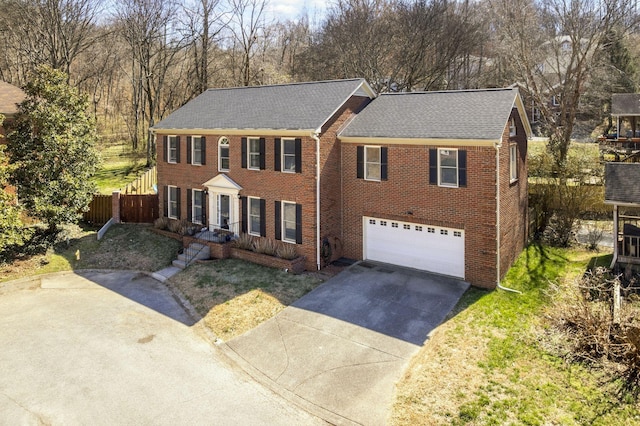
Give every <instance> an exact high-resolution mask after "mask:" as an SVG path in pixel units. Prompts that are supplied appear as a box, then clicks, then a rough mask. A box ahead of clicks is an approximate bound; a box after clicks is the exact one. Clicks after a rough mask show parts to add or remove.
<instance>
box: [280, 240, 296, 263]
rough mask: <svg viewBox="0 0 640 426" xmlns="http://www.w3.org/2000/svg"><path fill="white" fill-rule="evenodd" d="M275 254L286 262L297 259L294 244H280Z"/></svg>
mask: <svg viewBox="0 0 640 426" xmlns="http://www.w3.org/2000/svg"><path fill="white" fill-rule="evenodd" d="M276 254H277V256H278V257H280V258H282V259H286V260H293V259H295V258H296V257H298V251H297V250H296V246H295V244H287V243H280V245H278V248H277V251H276Z"/></svg>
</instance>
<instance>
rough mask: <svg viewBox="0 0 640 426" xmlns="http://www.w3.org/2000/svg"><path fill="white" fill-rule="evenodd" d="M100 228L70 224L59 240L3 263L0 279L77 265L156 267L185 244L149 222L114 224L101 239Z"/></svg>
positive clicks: (72, 267)
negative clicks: (153, 226)
mask: <svg viewBox="0 0 640 426" xmlns="http://www.w3.org/2000/svg"><path fill="white" fill-rule="evenodd" d="M96 233H97V230H96V229H93V228H80V227H78V226H71V227H68V228H65V230H64V232H63V233H62V234H61V236H59V238H58V242H57V243H56V244H55V245H54V246H53V247H49V248H48V249H47V248H44V247H43V249H42V250H41V251H37V250H36V251H35V252H32V253H25V254H23V255H22V256H20V257H19V258H18V259H15V260H13V261H11V262H8V263H3V264H0V282H2V281H9V280H13V279H18V278H23V277H27V276H30V275H35V274H46V273H50V272H59V271H72V270H76V269H130V270H140V271H148V272H152V271H156V270H158V269H161V268H163V267H165V266H167V265H169V264H171V261H172V260H173V259H175V257H176V256H177V253H178V251H179V250H180V249H181V248H182V244H181V243H180V242H178V241H176V240H173V239H171V238H167V237H164V236H161V235H158V234H156V233H154V232H152V231H151V230H150V227H149V226H147V225H126V224H120V225H114V226H112V227H111V228H110V229H109V231H108V232H107V233H106V234H105V236H104V238H103V239H102V240H101V241H98V240H97V238H96Z"/></svg>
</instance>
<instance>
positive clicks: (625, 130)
mask: <svg viewBox="0 0 640 426" xmlns="http://www.w3.org/2000/svg"><path fill="white" fill-rule="evenodd" d="M611 117H612V119H613V120H614V121H615V133H609V134H606V135H602V136H600V137H599V138H598V142H599V144H600V150H601V152H602V153H612V154H614V155H615V158H616V161H619V160H621V159H623V158H625V157H627V158H628V160H632V161H637V157H638V155H637V153H638V151H639V150H640V94H638V93H614V94H612V95H611Z"/></svg>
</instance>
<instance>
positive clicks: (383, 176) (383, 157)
mask: <svg viewBox="0 0 640 426" xmlns="http://www.w3.org/2000/svg"><path fill="white" fill-rule="evenodd" d="M388 151H389V148H386V147H382V148H380V180H387V176H388V174H389V167H388V165H387V162H388V156H389V155H388V154H389V152H388Z"/></svg>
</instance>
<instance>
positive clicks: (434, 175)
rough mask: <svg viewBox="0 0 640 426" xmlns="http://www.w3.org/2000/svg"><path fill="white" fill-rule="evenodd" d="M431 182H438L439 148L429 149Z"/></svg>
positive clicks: (431, 183) (435, 183)
mask: <svg viewBox="0 0 640 426" xmlns="http://www.w3.org/2000/svg"><path fill="white" fill-rule="evenodd" d="M429 184H430V185H437V184H438V150H437V149H430V150H429Z"/></svg>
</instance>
